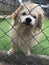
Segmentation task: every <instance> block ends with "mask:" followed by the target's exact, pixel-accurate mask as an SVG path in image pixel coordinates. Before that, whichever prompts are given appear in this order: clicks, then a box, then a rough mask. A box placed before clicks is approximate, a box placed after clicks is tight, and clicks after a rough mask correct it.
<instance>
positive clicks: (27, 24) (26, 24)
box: [22, 22, 33, 26]
mask: <svg viewBox="0 0 49 65" xmlns="http://www.w3.org/2000/svg"><path fill="white" fill-rule="evenodd" d="M22 24H24V25H25V26H33V25H31V23H26V22H23V23H22Z"/></svg>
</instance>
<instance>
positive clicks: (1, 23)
mask: <svg viewBox="0 0 49 65" xmlns="http://www.w3.org/2000/svg"><path fill="white" fill-rule="evenodd" d="M10 22H11V19H7V20H5V19H4V20H2V19H0V50H8V49H9V48H10V38H9V37H8V31H9V27H10V24H9V23H10ZM48 26H49V20H48V19H44V22H43V25H42V29H44V30H43V31H42V32H44V33H45V34H46V36H47V39H46V37H45V35H44V34H43V33H40V42H39V44H37V45H36V46H35V47H33V49H32V50H31V53H35V54H46V55H49V41H48V40H49V27H48ZM46 27H47V28H46ZM45 28H46V29H45ZM44 40H45V41H44ZM42 41H43V42H42Z"/></svg>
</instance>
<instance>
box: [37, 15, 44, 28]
mask: <svg viewBox="0 0 49 65" xmlns="http://www.w3.org/2000/svg"><path fill="white" fill-rule="evenodd" d="M43 17H44V14H38V21H37V24H36V26H37V28H39V29H41V27H42V20H43Z"/></svg>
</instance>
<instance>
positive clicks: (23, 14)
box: [14, 3, 44, 29]
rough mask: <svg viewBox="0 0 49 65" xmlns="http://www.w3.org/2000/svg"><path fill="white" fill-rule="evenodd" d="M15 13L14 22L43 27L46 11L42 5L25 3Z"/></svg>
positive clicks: (26, 25)
mask: <svg viewBox="0 0 49 65" xmlns="http://www.w3.org/2000/svg"><path fill="white" fill-rule="evenodd" d="M24 4H25V6H20V7H19V8H18V9H17V10H16V11H15V13H14V20H15V22H14V24H15V25H16V23H20V24H22V25H24V26H25V27H32V29H33V28H35V29H37V28H38V29H41V26H42V19H43V16H44V12H43V10H42V8H41V7H40V6H38V5H37V4H34V3H24Z"/></svg>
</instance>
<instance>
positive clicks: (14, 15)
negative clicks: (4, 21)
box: [12, 5, 23, 26]
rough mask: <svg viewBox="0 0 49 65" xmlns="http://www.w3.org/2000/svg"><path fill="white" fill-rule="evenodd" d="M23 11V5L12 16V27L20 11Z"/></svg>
mask: <svg viewBox="0 0 49 65" xmlns="http://www.w3.org/2000/svg"><path fill="white" fill-rule="evenodd" d="M22 9H23V5H20V7H19V8H18V9H17V10H16V11H15V12H14V13H13V14H12V17H13V18H14V24H13V25H14V26H15V25H16V23H17V22H16V20H17V18H18V14H19V13H20V11H21V10H22Z"/></svg>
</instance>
